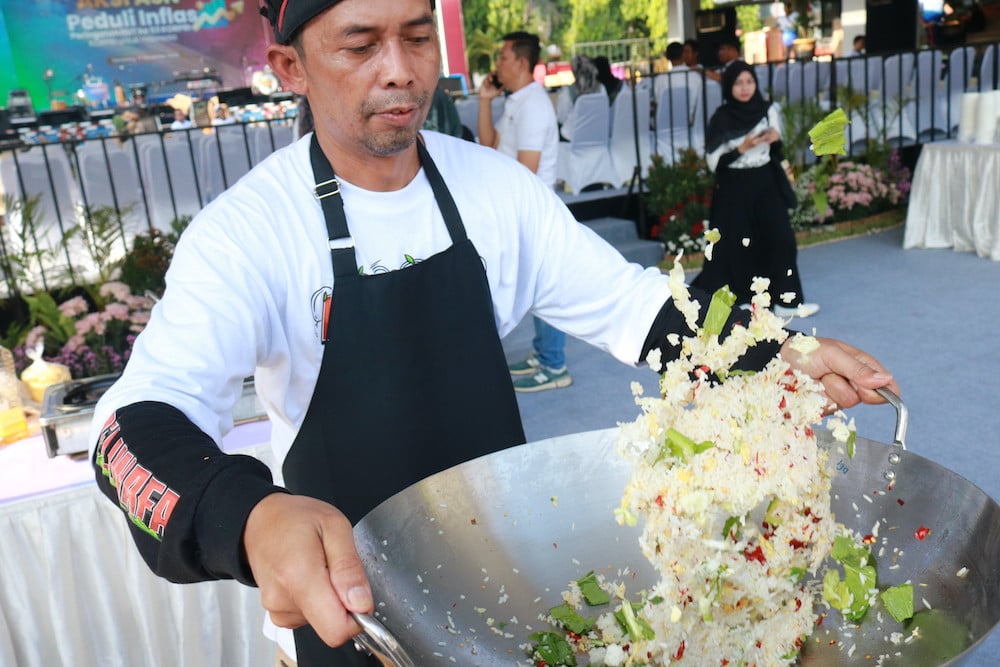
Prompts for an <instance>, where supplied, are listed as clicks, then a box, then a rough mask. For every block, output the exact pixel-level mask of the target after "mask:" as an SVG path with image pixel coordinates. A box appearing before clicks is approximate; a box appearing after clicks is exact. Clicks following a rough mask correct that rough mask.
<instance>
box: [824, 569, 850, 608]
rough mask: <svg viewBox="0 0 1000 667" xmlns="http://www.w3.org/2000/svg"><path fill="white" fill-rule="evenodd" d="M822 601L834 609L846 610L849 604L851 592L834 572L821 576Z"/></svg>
mask: <svg viewBox="0 0 1000 667" xmlns="http://www.w3.org/2000/svg"><path fill="white" fill-rule="evenodd" d="M823 601H824V602H826V603H827V604H828V605H830V606H831V607H833V608H834V609H846V608H847V607H849V606H850V604H851V592H850V591H849V590H848V589H847V584H846V583H845V582H844V581H843V580H841V578H840V575H839V574H838V573H837V571H836V570H827V571H826V574H824V575H823Z"/></svg>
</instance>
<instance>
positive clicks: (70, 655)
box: [0, 421, 275, 667]
mask: <svg viewBox="0 0 1000 667" xmlns="http://www.w3.org/2000/svg"><path fill="white" fill-rule="evenodd" d="M269 437H270V422H266V421H265V422H252V423H249V424H245V425H242V426H239V427H237V428H236V429H234V430H233V431H232V432H231V433H230V434H229V436H227V438H226V439H225V441H224V442H223V448H224V449H226V450H227V451H235V450H240V451H241V453H247V454H252V455H254V456H258V457H259V458H261V459H262V460H264V461H265V462H270V449H269V447H268V444H267V443H268V439H269ZM263 620H264V612H263V609H262V608H261V606H260V597H259V594H258V591H257V589H254V588H249V587H247V586H243V585H241V584H238V583H236V582H233V581H219V582H205V583H199V584H188V585H177V584H171V583H169V582H167V581H165V580H163V579H160V578H158V577H156V576H154V575H153V574H152V573H151V572H150V571H149V568H148V567H146V565H145V563H144V562H143V561H142V559H141V557H140V556H139V552H138V551H137V550H136V548H135V546H134V544H133V542H132V538H131V537H130V536H129V533H128V527H127V524H126V521H125V519H124V517H123V515H122V514H121V512H120V511H118V510H117V509H116V508H115V507H114V506H113V505H112V504H111V502H110V501H108V499H107V498H105V497H104V495H102V494H101V493H100V492H99V491H98V490H97V486H96V484H95V483H94V481H93V471H92V468H91V466H90V464H89V462H88V461H86V460H75V461H74V460H70V459H68V458H66V457H57V458H54V459H50V458H48V457H47V456H46V454H45V447H44V443H43V442H42V440H41V438H40V437H39V436H34V437H31V438H28V439H26V440H22V441H20V442H17V443H14V444H12V445H6V446H2V447H0V665H12V666H13V665H17V666H18V667H49V666H51V665H80V666H86V665H94V666H96V665H100V666H101V667H113V666H121V667H135V666H138V665H168V664H169V665H176V666H178V667H181V666H189V667H209V666H219V667H229V666H231V665H241V666H243V665H246V666H248V667H253V666H255V665H259V666H261V667H264V666H265V665H266V666H268V667H270V665H273V664H274V655H275V653H274V645H273V644H272V643H271V642H270V641H269V640H268V639H266V638H265V637H264V636H263V634H262V632H261V627H262V623H263Z"/></svg>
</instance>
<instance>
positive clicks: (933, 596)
mask: <svg viewBox="0 0 1000 667" xmlns="http://www.w3.org/2000/svg"><path fill="white" fill-rule="evenodd" d="M897 407H899V408H900V409H901V412H900V422H899V424H898V425H897V432H896V440H897V444H899V445H901V444H903V443H902V441H903V435H904V433H905V409H903V408H902V406H901V405H899V406H897ZM616 436H617V429H609V430H605V431H594V432H590V433H581V434H576V435H571V436H564V437H559V438H553V439H551V440H545V441H541V442H535V443H529V444H527V445H523V446H520V447H514V448H512V449H508V450H505V451H502V452H498V453H496V454H493V455H490V456H485V457H482V458H479V459H476V460H473V461H470V462H468V463H465V464H462V465H459V466H456V467H454V468H452V469H450V470H446V471H444V472H442V473H439V474H437V475H434V476H432V477H429V478H427V479H425V480H423V481H421V482H419V483H417V484H415V485H413V486H411V487H409V488H408V489H406V490H404V491H402V492H400V493H399V494H397V495H395V496H394V497H392V498H390V499H389V500H387V501H385V502H384V503H382V504H381V505H379V506H378V507H377V508H376V509H374V510H373V511H372V512H371V513H369V514H368V515H367V516H366V517H365V518H364V519H363V520H362V521H361V522H360V523H359V524H358V525H357V527H356V528H355V536H356V540H357V543H358V549H359V551H360V553H361V555H362V558H363V560H364V562H365V567H366V569H367V572H368V575H369V578H370V580H371V584H372V587H373V589H374V594H375V600H376V601H377V609H376V616H377V617H378V618H379V620H381V621H382V623H383V624H384V625H385V626H386V628H388V630H389V631H390V632H391V633H392V635H394V636H395V637H396V638H398V639H399V642H400V644H401V646H402V648H403V649H404V650H405V653H407V654H409V656H410V657H411V659H412V661H413V664H416V665H420V666H421V667H431V666H435V665H464V666H469V667H471V666H481V667H492V666H500V665H503V666H504V667H510V666H512V665H517V664H524V665H527V664H530V663H529V662H528V659H527V653H526V652H525V650H524V646H525V645H526V644H527V643H528V635H530V634H531V633H532V632H534V631H539V630H550V629H552V628H550V627H549V625H548V624H547V623H546V622H545V621H542V620H540V619H539V616H540V615H543V614H545V613H546V612H547V610H548V609H549V608H550V607H553V606H555V605H557V604H560V603H561V602H562V599H561V597H560V593H561V591H563V590H566V588H567V584H568V583H569V581H570V580H573V579H577V578H579V577H581V576H583V575H584V574H586V573H587V572H588V571H590V570H595V571H599V572H604V573H606V574H607V575H608V576H609V577H611V578H613V579H616V580H623V581H625V582H627V585H628V591H629V593H630V596H631V597H632V598H633V599H635V597H636V594H637V593H638V592H639V591H640V590H641V589H643V588H646V587H648V586H650V585H651V584H652V583H654V581H655V577H654V575H653V571H652V568H651V566H650V565H649V564H648V562H647V561H646V559H645V558H644V557H643V556H642V554H641V553H640V550H639V545H638V537H639V531H640V527H635V528H628V527H623V526H619V525H618V524H617V523H616V522H615V520H614V517H613V514H612V512H613V510H614V508H615V507H617V506H618V504H619V502H620V500H621V494H622V491H623V489H624V487H625V484H626V482H627V480H628V478H629V468H628V464H627V463H626V462H624V461H623V460H621V459H620V458H619V457H618V456H617V455H616V454H615V438H616ZM832 462H833V463H834V464H835V469H836V472H835V474H834V479H833V508H834V511H835V512H836V516H837V519H838V520H839V521H841V522H842V523H844V524H846V525H847V526H848V527H850V528H853V529H856V530H858V531H860V532H861V533H862V534H866V533H870V532H871V530H872V527H873V526H874V525H875V523H876V521H877V520H878V519H881V518H884V519H886V523H883V524H882V525H881V526H880V529H879V537H880V538H886V539H887V541H888V545H887V546H886V548H885V551H884V554H885V555H884V556H883V557H881V558H880V559H879V567H878V574H879V585H880V586H882V585H896V584H900V583H904V582H906V581H910V582H912V583H913V584H914V588H915V596H914V597H915V607H916V609H917V610H918V611H922V613H921V614H920V616H921V617H922V629H921V634H922V635H923V638H922V639H921V640H919V641H916V642H912V643H910V644H899V645H897V644H894V643H892V642H891V641H890V640H889V639H888V637H889V636H890V633H892V632H894V631H899V632H903V629H902V626H901V625H900V624H898V623H896V622H895V621H893V620H892V618H891V617H889V615H888V614H887V613H884V612H883V614H882V616H883V619H882V622H878V620H877V614H876V613H874V610H873V612H872V613H869V615H868V618H866V620H865V621H864V622H863V623H862V624H861V625H860V626H859V627H855V628H851V629H850V630H849V631H845V630H844V628H843V626H842V623H841V622H840V618H839V616H838V615H837V614H836V612H832V613H830V614H829V615H828V616H827V617H826V618H824V619H823V621H822V623H821V624H820V625H819V626H818V627H817V628H816V629H815V631H814V632H813V635H812V636H811V637H810V638H809V640H808V643H807V647H806V650H805V652H804V654H803V657H802V659H801V664H803V665H809V666H825V665H844V664H851V663H852V662H853V663H856V664H868V665H870V664H874V662H875V660H876V659H877V658H878V657H879V656H882V655H888V656H889V657H888V659H885V660H884V662H883V664H886V665H905V666H906V667H916V666H921V665H928V666H930V665H934V666H936V665H958V664H960V663H961V662H962V661H963V658H965V657H967V656H968V655H969V653H970V652H971V651H972V650H973V649H974V648H975V647H976V645H977V644H978V643H980V642H981V641H982V640H983V639H984V638H985V637H986V635H987V634H989V632H990V630H992V629H993V627H994V626H995V625H996V624H997V622H998V620H1000V507H998V505H997V503H996V502H994V501H993V500H992V499H991V498H990V497H989V496H987V495H986V494H985V493H984V492H983V491H981V490H980V489H979V488H977V487H976V486H974V485H973V484H972V483H970V482H969V481H967V480H965V479H964V478H962V477H960V476H959V475H956V474H955V473H953V472H951V471H949V470H947V469H945V468H943V467H941V466H939V465H937V464H936V463H933V462H931V461H929V460H927V459H924V458H922V457H920V456H918V455H916V454H913V453H910V452H907V451H905V450H904V449H903V448H902V447H899V446H892V445H885V444H882V443H879V442H873V441H871V440H866V439H864V438H858V442H857V451H856V454H855V457H854V458H853V459H848V458H847V457H846V456H844V457H840V456H835V457H833V458H832ZM922 528H926V529H929V530H930V533H929V534H928V535H926V537H925V538H924V539H922V540H921V539H918V538H917V535H916V534H917V532H918V531H920V530H921V529H922ZM895 549H899V550H900V551H901V552H902V553H900V554H898V556H895V555H894V550H895ZM895 565H898V567H895ZM625 572H627V574H622V573H625ZM960 572H961V573H962V574H960ZM925 601H926V604H925ZM927 605H929V607H930V608H931V609H933V611H930V610H928V609H927V608H926V607H927ZM852 647H853V649H852ZM387 664H392V662H387ZM400 664H402V661H400ZM581 664H586V661H585V660H583V661H581Z"/></svg>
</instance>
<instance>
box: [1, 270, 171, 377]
mask: <svg viewBox="0 0 1000 667" xmlns="http://www.w3.org/2000/svg"><path fill="white" fill-rule="evenodd" d="M24 299H25V301H27V302H28V306H29V309H30V320H31V322H33V323H34V326H32V328H31V329H30V330H29V331H28V332H27V334H26V336H25V337H24V340H23V342H22V343H21V344H20V345H18V346H17V347H15V348H14V350H13V352H14V363H15V366H16V368H17V371H18V373H20V372H21V371H23V370H24V368H25V367H26V366H27V364H28V363H29V359H28V356H27V354H26V352H27V350H31V349H34V348H35V347H36V345H38V344H39V343H41V345H42V347H43V356H44V358H45V360H46V361H50V362H55V363H58V364H63V365H64V366H66V367H68V368H69V370H70V374H71V376H72V377H73V378H74V379H78V378H84V377H91V376H94V375H101V374H105V373H117V372H120V371H121V370H122V369H124V368H125V363H126V362H127V361H128V358H129V355H130V354H131V351H132V344H133V343H134V342H135V338H136V336H137V335H138V334H139V332H140V331H142V329H143V328H144V327H145V325H146V323H147V322H149V313H150V310H151V309H152V307H153V299H152V298H150V297H147V296H138V295H134V294H132V291H131V289H130V288H129V286H128V285H126V284H125V283H121V282H107V283H104V284H103V285H101V286H100V288H99V289H98V291H97V295H96V298H95V299H94V300H95V301H96V302H97V303H95V304H92V303H91V301H88V299H86V298H84V297H83V296H79V295H77V296H73V297H71V298H69V299H67V300H65V301H63V302H62V303H59V304H57V303H56V301H55V299H53V298H52V296H51V295H50V294H49V293H48V292H42V293H39V294H37V295H35V296H25V297H24ZM93 307H96V309H94V308H93Z"/></svg>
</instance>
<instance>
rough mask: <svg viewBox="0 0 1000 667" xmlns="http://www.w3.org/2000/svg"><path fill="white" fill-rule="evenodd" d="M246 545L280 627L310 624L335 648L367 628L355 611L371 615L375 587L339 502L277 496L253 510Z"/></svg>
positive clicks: (263, 595) (266, 604)
mask: <svg viewBox="0 0 1000 667" xmlns="http://www.w3.org/2000/svg"><path fill="white" fill-rule="evenodd" d="M243 546H244V548H245V550H246V554H247V561H248V562H249V564H250V569H251V570H252V571H253V575H254V579H255V580H256V581H257V585H258V586H259V587H260V598H261V603H262V604H263V606H264V609H266V610H267V611H268V613H269V614H270V616H271V620H272V621H273V622H274V624H275V625H277V626H279V627H284V628H297V627H301V626H303V625H306V624H308V625H311V626H312V627H313V629H314V630H315V631H316V634H318V635H319V636H320V638H321V639H322V640H323V641H325V642H326V643H327V644H329V645H330V646H340V645H341V644H343V643H345V642H347V641H348V640H349V639H350V638H351V637H353V636H354V635H356V634H357V633H358V632H360V631H361V628H360V627H358V625H357V623H355V622H354V620H353V619H352V618H351V616H350V613H349V612H351V611H355V612H360V613H371V612H372V611H373V609H374V604H373V602H372V593H371V588H370V587H369V585H368V580H367V578H366V577H365V571H364V568H363V567H362V566H361V558H360V557H359V556H358V552H357V549H356V548H355V546H354V533H353V532H352V530H351V523H350V521H348V520H347V517H345V516H344V515H343V514H341V512H340V511H339V510H337V509H336V508H335V507H333V506H332V505H329V504H327V503H324V502H322V501H320V500H315V499H313V498H308V497H306V496H293V495H288V494H285V493H273V494H271V495H269V496H267V497H266V498H264V499H263V500H261V501H260V502H259V503H257V505H256V506H255V507H254V508H253V510H252V511H251V512H250V516H249V517H248V518H247V523H246V528H245V529H244V532H243Z"/></svg>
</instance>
